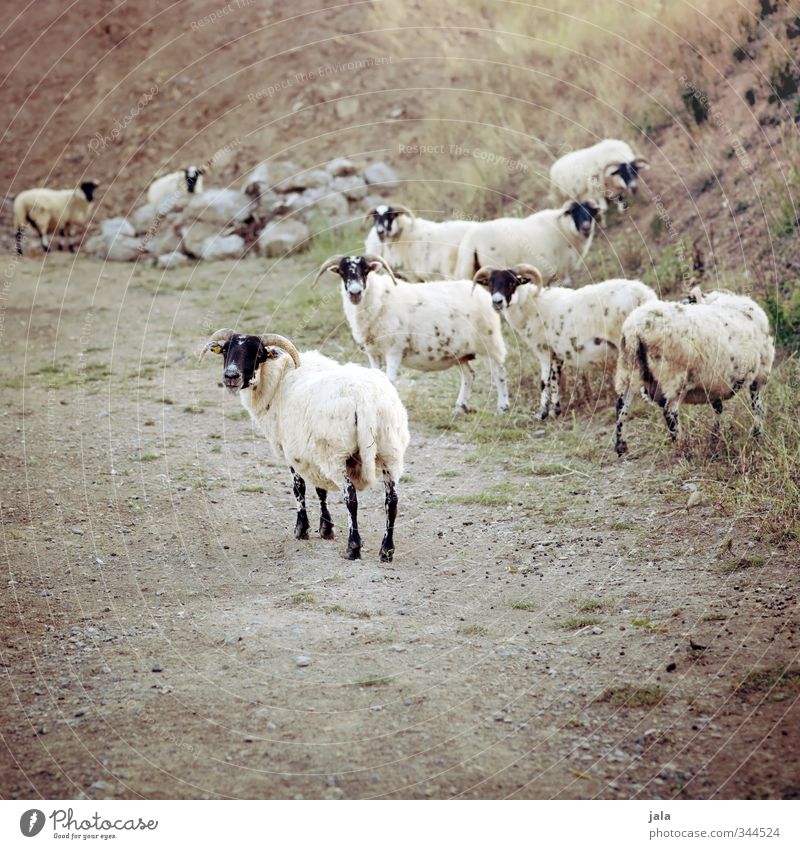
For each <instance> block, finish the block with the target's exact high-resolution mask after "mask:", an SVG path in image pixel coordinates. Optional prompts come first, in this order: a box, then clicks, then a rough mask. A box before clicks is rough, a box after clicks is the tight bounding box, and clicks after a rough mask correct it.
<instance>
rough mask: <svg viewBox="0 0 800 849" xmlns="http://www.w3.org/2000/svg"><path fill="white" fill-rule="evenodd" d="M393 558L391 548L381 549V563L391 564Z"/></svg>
mask: <svg viewBox="0 0 800 849" xmlns="http://www.w3.org/2000/svg"><path fill="white" fill-rule="evenodd" d="M393 557H394V549H393V548H382V549H381V563H391V562H392V558H393Z"/></svg>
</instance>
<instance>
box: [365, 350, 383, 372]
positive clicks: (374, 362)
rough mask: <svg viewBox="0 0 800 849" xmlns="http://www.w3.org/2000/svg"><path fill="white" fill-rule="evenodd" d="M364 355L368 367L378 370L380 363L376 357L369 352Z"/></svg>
mask: <svg viewBox="0 0 800 849" xmlns="http://www.w3.org/2000/svg"><path fill="white" fill-rule="evenodd" d="M366 354H367V359H368V360H369V367H370V368H377V369H379V368H380V367H381V361H380V360H379V359H378V358H377V357H375V356H373V355H372V353H371V352H370V351H366Z"/></svg>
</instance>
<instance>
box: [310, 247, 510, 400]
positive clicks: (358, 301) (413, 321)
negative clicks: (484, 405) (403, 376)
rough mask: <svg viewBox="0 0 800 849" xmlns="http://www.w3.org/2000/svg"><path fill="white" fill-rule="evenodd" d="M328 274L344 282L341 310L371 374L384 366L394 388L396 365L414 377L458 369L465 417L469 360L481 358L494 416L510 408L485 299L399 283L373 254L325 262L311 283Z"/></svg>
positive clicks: (502, 350)
mask: <svg viewBox="0 0 800 849" xmlns="http://www.w3.org/2000/svg"><path fill="white" fill-rule="evenodd" d="M325 271H331V272H332V273H334V274H337V275H338V276H339V277H340V278H341V280H342V304H343V307H344V314H345V317H346V318H347V321H348V324H349V325H350V330H351V331H352V334H353V339H354V340H355V342H356V343H357V344H358V345H360V346H361V347H362V348H363V350H364V351H365V352H366V354H367V357H368V358H369V363H370V365H371V366H372V367H373V368H381V366H382V365H383V364H384V363H385V365H386V374H387V376H388V377H389V380H390V381H391V382H392V383H394V382H395V381H396V380H397V374H398V371H399V369H400V366H401V365H405V366H408V367H409V368H413V369H416V370H418V371H441V370H443V369H447V368H452V367H453V366H459V368H460V370H461V389H460V391H459V393H458V398H457V400H456V408H455V409H456V412H467V411H469V409H470V407H469V401H470V393H471V390H472V382H473V379H474V377H475V375H474V372H473V370H472V368H471V366H470V361H471V360H474V359H475V357H477V356H480V355H483V354H485V355H486V356H488V357H489V368H490V370H491V376H492V382H493V383H494V386H495V389H496V390H497V411H498V412H505V411H506V410H507V409H508V385H507V382H506V370H505V365H504V362H505V357H506V346H505V343H504V342H503V334H502V330H501V327H500V319H499V317H498V316H497V315H496V314H495V312H494V311H493V309H492V303H491V299H490V298H489V296H488V295H487V294H486V292H482V291H481V290H477V291H474V292H473V291H472V289H473V286H472V284H471V282H470V281H469V280H439V281H434V282H431V283H426V284H425V285H418V284H415V283H406V282H405V281H403V280H400V281H398V280H396V279H395V277H394V274H393V273H392V269H391V268H390V266H389V265H388V264H387V263H386V261H385V260H384V259H383V258H382V257H379V256H372V255H369V256H333V257H330V258H329V259H327V260H326V261H325V262H324V263H322V266H321V267H320V269H319V271H318V272H317V276H316V278H315V279H314V283H316V282H317V280H319V278H320V276H321V275H322V274H323V273H324V272H325Z"/></svg>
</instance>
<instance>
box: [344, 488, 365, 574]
mask: <svg viewBox="0 0 800 849" xmlns="http://www.w3.org/2000/svg"><path fill="white" fill-rule="evenodd" d="M342 494H343V495H344V504H345V507H347V515H348V520H347V526H348V529H349V533H348V535H347V551H345V553H344V556H345V557H346V558H347V559H348V560H361V535H360V534H359V533H358V497H357V495H356V488H355V487H354V486H353V484H352V481H351V480H350V478H348V477H347V476H346V475H345V479H344V490H343V493H342Z"/></svg>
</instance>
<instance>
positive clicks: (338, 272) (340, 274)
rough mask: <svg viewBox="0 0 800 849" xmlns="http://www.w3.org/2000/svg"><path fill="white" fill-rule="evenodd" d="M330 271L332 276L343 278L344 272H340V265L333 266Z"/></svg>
mask: <svg viewBox="0 0 800 849" xmlns="http://www.w3.org/2000/svg"><path fill="white" fill-rule="evenodd" d="M328 271H330V273H331V274H338V275H339V277H341V276H342V272H341V271H339V266H338V265H332V266H331V267H330V268H329V269H328Z"/></svg>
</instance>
